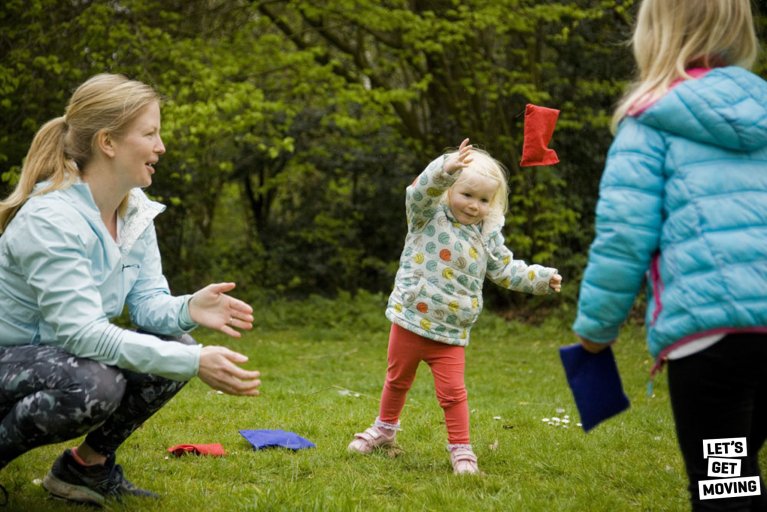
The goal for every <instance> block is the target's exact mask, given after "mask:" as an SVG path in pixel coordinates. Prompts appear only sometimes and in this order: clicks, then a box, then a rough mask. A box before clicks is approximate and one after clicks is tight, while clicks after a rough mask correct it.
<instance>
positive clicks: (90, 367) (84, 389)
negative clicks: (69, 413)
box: [60, 359, 126, 420]
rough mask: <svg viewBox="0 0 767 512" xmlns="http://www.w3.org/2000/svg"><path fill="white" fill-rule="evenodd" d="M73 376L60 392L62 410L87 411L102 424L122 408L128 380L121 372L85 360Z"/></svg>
mask: <svg viewBox="0 0 767 512" xmlns="http://www.w3.org/2000/svg"><path fill="white" fill-rule="evenodd" d="M69 373H70V375H69V379H68V382H66V383H65V384H64V385H63V386H62V387H61V388H60V391H62V392H63V393H62V396H61V398H60V400H61V405H62V406H64V407H70V408H74V409H81V410H83V411H87V414H89V415H93V416H94V419H100V420H103V419H105V418H106V417H108V416H109V415H111V414H112V413H113V412H114V411H115V410H116V409H117V407H119V405H120V402H122V399H123V395H124V393H125V387H126V380H125V377H124V376H123V374H122V372H121V371H120V370H119V369H118V368H116V367H114V366H107V365H105V364H102V363H99V362H97V361H92V360H87V359H85V360H81V362H80V364H78V365H77V366H76V367H73V368H72V369H71V370H70V372H69ZM102 416H103V417H102Z"/></svg>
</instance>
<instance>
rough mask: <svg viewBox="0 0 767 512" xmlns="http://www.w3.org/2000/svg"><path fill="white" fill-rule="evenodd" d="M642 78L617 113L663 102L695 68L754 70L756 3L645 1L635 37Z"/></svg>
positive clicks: (740, 0) (614, 124)
mask: <svg viewBox="0 0 767 512" xmlns="http://www.w3.org/2000/svg"><path fill="white" fill-rule="evenodd" d="M632 46H633V50H634V58H635V59H636V63H637V68H638V75H639V76H638V78H637V80H636V81H635V82H634V84H633V85H632V86H631V87H629V89H628V91H627V93H626V95H625V96H624V97H623V99H622V100H621V101H620V103H619V104H618V107H617V108H616V110H615V113H614V114H613V119H612V129H613V131H615V130H616V129H617V127H618V124H619V123H620V121H621V120H622V119H623V118H624V117H626V115H627V114H628V112H629V110H630V109H631V108H632V107H633V106H636V105H638V104H640V103H643V104H644V103H651V102H653V101H655V100H657V99H658V98H660V97H662V96H663V95H664V94H665V93H666V92H668V90H669V89H670V87H671V85H672V84H673V83H674V82H675V81H676V80H679V79H689V78H691V77H690V75H689V74H688V73H687V71H686V70H687V69H688V68H691V67H705V68H710V67H718V66H731V65H735V66H741V67H744V68H746V69H748V68H750V67H751V66H752V65H753V63H754V61H755V60H756V56H757V53H758V50H759V43H758V41H757V38H756V32H755V30H754V20H753V16H752V14H751V0H644V1H643V2H642V5H641V6H640V8H639V14H638V15H637V23H636V28H635V29H634V36H633V38H632Z"/></svg>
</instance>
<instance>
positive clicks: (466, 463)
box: [450, 446, 479, 475]
mask: <svg viewBox="0 0 767 512" xmlns="http://www.w3.org/2000/svg"><path fill="white" fill-rule="evenodd" d="M450 463H451V464H452V465H453V473H455V474H456V475H476V474H479V466H478V465H477V456H476V455H474V452H473V451H472V450H471V448H467V447H465V446H459V447H456V448H453V449H451V450H450Z"/></svg>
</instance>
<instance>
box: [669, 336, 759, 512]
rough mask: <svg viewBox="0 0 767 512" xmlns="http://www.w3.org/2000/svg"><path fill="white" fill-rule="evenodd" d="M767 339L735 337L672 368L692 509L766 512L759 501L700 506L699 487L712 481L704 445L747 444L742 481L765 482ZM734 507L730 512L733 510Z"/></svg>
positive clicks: (711, 502)
mask: <svg viewBox="0 0 767 512" xmlns="http://www.w3.org/2000/svg"><path fill="white" fill-rule="evenodd" d="M766 366H767V339H765V336H764V335H759V334H733V335H729V336H727V337H726V338H724V339H723V340H721V341H719V342H718V343H717V344H716V345H714V346H712V347H709V348H708V349H706V350H704V351H702V352H699V353H697V354H693V355H690V356H687V357H684V358H682V359H678V360H672V361H670V362H669V368H668V372H669V373H668V380H669V391H670V397H671V406H672V409H673V412H674V421H675V423H676V431H677V437H678V440H679V446H680V449H681V451H682V455H683V457H684V461H685V465H686V468H687V474H688V477H689V480H690V494H691V501H692V509H693V510H695V511H698V510H725V509H727V510H730V509H732V510H735V509H738V507H742V508H740V509H738V510H741V509H742V510H765V508H767V506H766V503H767V490H765V489H764V486H763V485H761V486H760V487H761V489H760V491H761V493H760V495H759V496H751V497H748V496H746V497H733V498H721V499H709V500H700V497H699V495H698V481H700V480H711V479H713V478H714V477H711V476H710V475H708V464H707V462H708V461H707V460H706V459H705V458H704V452H703V441H704V440H707V439H723V438H734V437H745V438H747V443H748V446H747V450H748V457H745V458H743V459H740V460H742V468H741V474H740V476H741V477H745V476H760V471H759V463H758V457H757V455H758V451H759V448H760V447H761V445H762V444H763V443H764V439H765V435H767V433H766V429H767V417H766V414H767V411H765V410H764V408H765V406H767V403H765V402H766V400H765V397H764V393H765V391H767V377H765V372H764V368H765V367H766ZM728 507H730V508H728Z"/></svg>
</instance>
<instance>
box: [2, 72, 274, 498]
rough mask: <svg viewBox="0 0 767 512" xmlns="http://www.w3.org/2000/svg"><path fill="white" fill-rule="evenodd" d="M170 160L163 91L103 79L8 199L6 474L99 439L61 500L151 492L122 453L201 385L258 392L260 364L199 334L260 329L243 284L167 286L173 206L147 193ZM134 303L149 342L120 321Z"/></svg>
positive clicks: (38, 145) (35, 146) (74, 457)
mask: <svg viewBox="0 0 767 512" xmlns="http://www.w3.org/2000/svg"><path fill="white" fill-rule="evenodd" d="M163 153H165V146H164V145H163V142H162V139H161V137H160V101H159V97H158V95H157V93H156V92H155V91H154V90H153V89H152V88H151V87H149V86H147V85H145V84H143V83H141V82H137V81H133V80H129V79H127V78H125V77H123V76H120V75H112V74H103V75H97V76H94V77H93V78H91V79H89V80H88V81H86V82H85V83H83V84H82V85H81V86H80V87H79V88H78V89H77V90H76V91H75V92H74V94H73V95H72V97H71V99H70V101H69V104H68V106H67V108H66V112H65V114H64V115H63V116H61V117H57V118H55V119H53V120H51V121H49V122H48V123H46V124H45V125H44V126H43V127H42V128H41V129H40V130H39V131H38V133H37V134H36V135H35V138H34V140H33V141H32V145H31V146H30V149H29V152H28V154H27V157H26V159H25V161H24V167H23V169H22V173H21V177H20V181H19V183H18V185H17V187H16V189H15V191H14V192H13V193H12V194H11V195H10V196H9V197H8V198H7V199H6V200H4V201H2V202H0V233H2V236H0V311H2V315H0V468H3V467H4V466H6V465H7V464H8V463H10V462H11V461H12V460H13V459H15V458H16V457H18V456H20V455H22V454H23V453H25V452H27V451H29V450H31V449H33V448H35V447H37V446H41V445H46V444H51V443H57V442H61V441H66V440H69V439H72V438H75V437H78V436H80V435H84V434H87V435H86V437H85V439H84V441H83V442H82V443H81V444H80V445H79V446H78V447H76V448H72V449H67V450H65V451H64V453H63V454H62V455H61V456H60V457H59V458H58V459H57V460H56V461H55V463H54V464H53V468H52V469H51V471H50V472H49V473H48V474H47V475H46V477H45V479H44V481H43V486H44V487H45V488H46V489H47V490H48V491H49V492H50V493H51V494H53V495H55V496H57V497H60V498H64V499H68V500H73V501H79V502H87V503H95V504H99V505H100V504H103V503H104V500H105V499H106V498H108V497H119V496H120V495H123V494H133V495H140V496H152V495H153V493H150V492H149V491H144V490H142V489H139V488H137V487H136V486H134V485H133V484H131V483H130V482H129V481H128V480H127V479H126V478H125V477H124V475H123V472H122V468H121V466H120V465H119V464H116V463H115V452H116V450H117V448H118V447H119V446H120V445H121V444H122V443H123V442H124V441H125V440H126V439H127V438H128V436H130V435H131V433H132V432H133V431H134V430H135V429H136V428H138V427H139V426H141V424H142V423H144V422H145V421H146V420H147V419H148V418H149V417H150V416H152V414H154V413H155V412H156V411H157V410H159V409H160V408H161V407H162V406H163V405H164V404H165V403H166V402H167V401H168V400H169V399H170V398H172V397H173V396H174V395H175V394H176V393H177V392H178V391H179V390H180V389H181V387H182V386H183V385H184V384H185V383H186V381H188V380H189V379H191V378H192V377H194V376H195V375H196V376H198V377H200V379H202V380H203V381H204V382H205V383H206V384H208V385H210V386H212V387H213V388H215V389H219V390H222V391H224V392H227V393H230V394H235V395H256V394H258V386H259V385H260V381H259V373H258V372H257V371H249V370H245V369H243V368H241V365H242V364H243V363H245V362H246V361H247V357H245V356H244V355H242V354H239V353H236V352H232V351H231V350H229V349H226V348H224V347H216V346H208V347H202V346H200V345H198V344H197V343H195V341H194V340H193V339H192V338H191V336H189V335H188V334H187V333H188V332H189V331H190V330H191V329H193V328H194V327H196V326H197V325H203V326H205V327H209V328H212V329H217V330H219V331H221V332H223V333H225V334H227V335H229V336H233V337H239V336H240V333H239V332H238V331H237V330H236V329H251V328H252V322H253V316H252V308H251V307H250V306H249V305H248V304H246V303H244V302H242V301H240V300H238V299H235V298H233V297H231V296H229V295H227V293H228V292H229V291H231V290H232V289H233V288H234V283H218V284H212V285H209V286H207V287H205V288H203V289H201V290H199V291H198V292H196V293H194V294H193V295H184V296H178V297H174V296H172V295H171V294H170V292H169V290H168V284H167V282H166V280H165V278H164V277H163V274H162V268H161V263H160V253H159V250H158V247H157V239H156V235H155V229H154V218H155V216H157V215H158V214H159V213H160V212H162V210H163V209H164V206H162V205H161V204H159V203H156V202H154V201H151V200H149V199H148V198H147V197H146V195H144V193H143V192H142V190H141V189H142V188H144V187H148V186H149V185H150V184H151V183H152V176H153V175H154V173H155V172H156V171H157V170H158V169H156V166H157V164H158V162H159V161H160V159H161V157H162V155H163ZM124 306H127V307H128V310H129V312H130V315H131V318H132V320H133V322H134V323H135V325H136V326H137V327H138V328H139V329H140V331H139V332H134V331H131V330H126V329H122V328H120V327H117V326H116V325H114V324H112V323H111V321H110V320H111V319H113V318H115V317H117V316H118V315H120V314H121V313H122V310H123V308H124ZM150 333H151V334H150ZM147 479H148V477H147Z"/></svg>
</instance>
